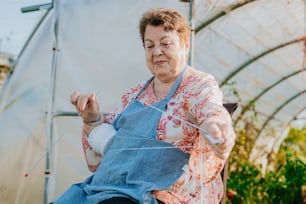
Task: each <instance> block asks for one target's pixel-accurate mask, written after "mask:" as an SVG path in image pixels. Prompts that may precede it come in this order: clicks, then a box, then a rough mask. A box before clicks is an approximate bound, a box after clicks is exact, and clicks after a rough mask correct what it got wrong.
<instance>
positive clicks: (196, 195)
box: [82, 67, 235, 204]
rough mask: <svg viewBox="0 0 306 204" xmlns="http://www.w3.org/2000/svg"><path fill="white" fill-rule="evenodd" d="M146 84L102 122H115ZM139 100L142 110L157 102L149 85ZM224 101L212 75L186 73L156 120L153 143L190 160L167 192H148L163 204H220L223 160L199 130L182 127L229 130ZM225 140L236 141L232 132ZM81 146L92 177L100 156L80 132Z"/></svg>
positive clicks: (100, 158) (134, 91)
mask: <svg viewBox="0 0 306 204" xmlns="http://www.w3.org/2000/svg"><path fill="white" fill-rule="evenodd" d="M144 84H145V83H139V84H137V85H136V86H135V87H133V88H131V89H130V90H129V91H128V92H126V93H125V94H124V95H123V96H122V98H121V103H120V104H119V105H118V106H117V108H116V109H115V110H114V111H113V112H111V113H110V114H108V115H107V116H106V122H107V123H110V124H112V123H113V122H114V120H115V119H116V117H117V116H118V115H119V114H120V113H121V112H122V110H123V109H124V108H125V107H126V106H127V105H128V104H129V103H130V102H131V101H132V100H133V99H135V97H136V95H137V94H138V93H139V91H140V90H141V89H142V88H143V86H144ZM138 100H139V101H141V102H142V103H144V104H145V105H146V104H152V103H154V102H156V98H155V95H154V92H153V82H151V84H149V86H148V87H147V88H146V90H144V91H143V92H142V93H141V94H140V95H139V96H138ZM222 100H223V95H222V92H221V90H220V89H219V87H218V84H217V82H216V81H215V79H214V78H213V77H212V76H211V75H210V74H207V73H204V72H201V71H198V70H196V69H194V68H191V67H189V68H188V69H187V70H186V73H185V75H184V78H183V80H182V82H181V84H180V86H179V88H178V89H177V90H176V92H175V94H174V96H173V97H172V98H171V100H170V102H169V104H168V106H167V110H166V111H165V112H164V113H163V114H162V116H161V118H160V120H159V124H158V129H157V136H156V138H157V139H158V140H162V141H165V142H169V143H171V144H173V145H176V146H178V147H180V148H181V149H182V150H183V151H184V152H187V153H189V154H190V159H189V163H188V165H186V166H185V167H184V171H185V173H183V175H182V176H181V177H180V178H179V179H178V180H177V181H176V182H175V183H174V184H173V185H172V186H171V187H169V188H168V189H166V190H162V191H155V192H152V193H153V196H154V197H155V198H157V199H158V200H160V201H163V202H164V203H165V204H179V203H180V204H201V203H205V204H215V203H219V202H220V200H221V199H222V196H223V193H224V192H223V183H222V179H221V176H220V172H221V171H222V169H223V166H224V163H225V160H224V159H220V158H219V157H217V156H216V155H215V153H214V151H213V149H212V148H211V147H210V145H208V144H207V143H206V142H205V140H203V135H201V132H200V131H199V130H198V129H197V128H195V127H191V126H190V125H188V123H184V122H182V120H183V121H188V122H189V123H193V124H196V125H198V126H200V127H201V125H202V124H203V122H204V121H205V120H206V119H207V118H213V119H215V120H221V121H225V122H226V124H228V125H229V126H231V117H230V115H229V113H228V112H227V111H226V109H225V108H224V107H223V104H222ZM177 118H180V119H181V120H178V119H177ZM224 137H226V138H227V139H226V140H227V141H230V140H234V139H235V134H234V133H233V132H231V133H229V134H228V135H224ZM82 144H83V150H84V154H85V158H86V161H87V164H88V168H89V169H90V171H92V172H95V170H96V169H97V167H98V166H99V164H100V162H101V160H102V159H103V155H98V154H97V153H95V152H94V151H93V150H92V147H91V146H90V145H89V143H88V140H87V135H86V134H85V131H84V130H83V131H82ZM201 180H202V183H201V182H200V181H201Z"/></svg>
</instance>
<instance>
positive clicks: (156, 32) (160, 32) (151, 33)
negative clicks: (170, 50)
mask: <svg viewBox="0 0 306 204" xmlns="http://www.w3.org/2000/svg"><path fill="white" fill-rule="evenodd" d="M165 38H173V39H177V40H179V36H178V34H177V32H175V31H165V29H164V26H152V25H148V26H147V27H146V30H145V35H144V40H145V41H146V40H157V39H159V40H162V39H165Z"/></svg>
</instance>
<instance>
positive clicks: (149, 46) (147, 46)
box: [146, 45, 154, 49]
mask: <svg viewBox="0 0 306 204" xmlns="http://www.w3.org/2000/svg"><path fill="white" fill-rule="evenodd" d="M153 47H154V46H153V45H146V48H148V49H150V48H153Z"/></svg>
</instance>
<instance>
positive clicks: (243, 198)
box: [227, 124, 306, 204]
mask: <svg viewBox="0 0 306 204" xmlns="http://www.w3.org/2000/svg"><path fill="white" fill-rule="evenodd" d="M246 126H248V128H245V129H244V130H241V131H239V132H238V133H237V136H238V139H237V143H236V145H235V147H234V149H233V152H232V154H231V158H230V161H229V162H230V165H229V166H230V167H231V168H230V173H229V179H228V183H227V184H228V185H227V198H228V199H227V203H250V204H252V203H262V204H265V203H267V204H270V203H277V204H295V203H306V195H305V192H303V190H302V189H303V188H304V189H305V188H306V174H305V172H306V164H305V155H306V154H305V153H306V151H305V150H306V147H305V135H306V127H304V128H303V129H302V130H297V129H291V130H290V132H289V135H288V137H287V138H286V139H285V141H284V142H283V144H282V146H281V147H280V149H279V152H278V153H277V155H276V159H275V160H273V162H274V167H275V168H274V170H273V171H268V172H266V173H265V175H263V174H262V172H261V168H260V167H259V166H254V165H253V164H251V163H250V162H249V161H248V155H249V153H250V151H251V149H252V147H253V145H254V142H255V138H254V135H256V131H257V130H256V128H255V127H254V126H252V125H251V124H247V125H246ZM304 191H305V190H304Z"/></svg>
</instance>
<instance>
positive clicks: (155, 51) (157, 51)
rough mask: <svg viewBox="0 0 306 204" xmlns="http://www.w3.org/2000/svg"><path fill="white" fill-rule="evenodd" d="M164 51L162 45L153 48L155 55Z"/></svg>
mask: <svg viewBox="0 0 306 204" xmlns="http://www.w3.org/2000/svg"><path fill="white" fill-rule="evenodd" d="M162 53H163V51H162V48H161V46H155V47H154V49H153V55H155V56H159V55H161V54H162Z"/></svg>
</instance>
